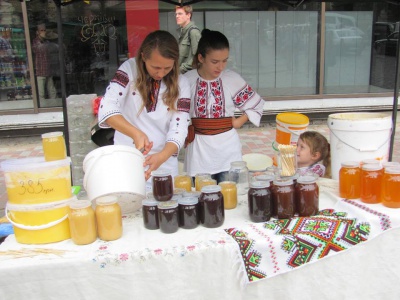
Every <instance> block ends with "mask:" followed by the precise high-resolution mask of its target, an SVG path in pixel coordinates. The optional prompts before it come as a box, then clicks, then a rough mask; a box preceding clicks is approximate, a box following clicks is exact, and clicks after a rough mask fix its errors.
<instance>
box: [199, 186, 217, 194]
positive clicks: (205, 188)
mask: <svg viewBox="0 0 400 300" xmlns="http://www.w3.org/2000/svg"><path fill="white" fill-rule="evenodd" d="M220 191H221V187H220V186H219V185H214V184H213V185H206V186H203V187H202V188H201V192H202V193H217V192H220Z"/></svg>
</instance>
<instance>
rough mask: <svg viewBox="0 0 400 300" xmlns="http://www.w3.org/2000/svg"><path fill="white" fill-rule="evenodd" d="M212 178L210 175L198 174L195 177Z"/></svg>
mask: <svg viewBox="0 0 400 300" xmlns="http://www.w3.org/2000/svg"><path fill="white" fill-rule="evenodd" d="M203 176H204V177H211V174H210V173H197V174H196V175H195V176H194V177H203Z"/></svg>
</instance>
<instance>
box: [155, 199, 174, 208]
mask: <svg viewBox="0 0 400 300" xmlns="http://www.w3.org/2000/svg"><path fill="white" fill-rule="evenodd" d="M175 207H178V201H176V200H168V201H163V202H158V208H159V209H170V208H175Z"/></svg>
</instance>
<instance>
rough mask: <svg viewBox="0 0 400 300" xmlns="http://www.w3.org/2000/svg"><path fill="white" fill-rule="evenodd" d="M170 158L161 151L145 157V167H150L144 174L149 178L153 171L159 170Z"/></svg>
mask: <svg viewBox="0 0 400 300" xmlns="http://www.w3.org/2000/svg"><path fill="white" fill-rule="evenodd" d="M167 159H168V158H165V157H164V155H163V154H162V153H161V152H158V153H154V154H152V155H149V156H147V157H146V158H145V160H144V163H143V167H145V168H146V167H147V166H148V167H149V168H148V169H147V170H146V171H145V172H144V176H145V178H146V180H148V179H149V178H150V176H151V172H152V171H154V170H157V169H158V168H159V167H160V166H161V165H162V164H163V163H164V162H165V161H166V160H167Z"/></svg>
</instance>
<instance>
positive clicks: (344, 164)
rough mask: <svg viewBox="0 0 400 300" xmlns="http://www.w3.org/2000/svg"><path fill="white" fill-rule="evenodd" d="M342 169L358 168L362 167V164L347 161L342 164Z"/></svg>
mask: <svg viewBox="0 0 400 300" xmlns="http://www.w3.org/2000/svg"><path fill="white" fill-rule="evenodd" d="M341 165H342V167H347V168H357V167H359V166H360V163H359V162H358V161H345V162H342V163H341Z"/></svg>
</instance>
